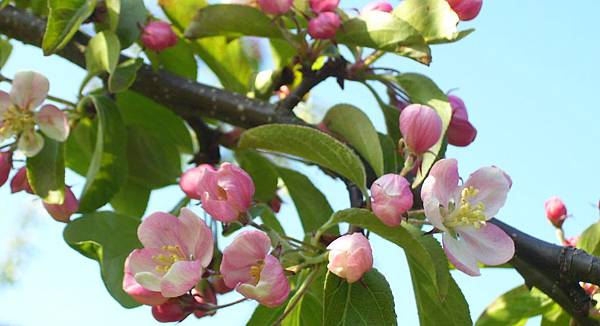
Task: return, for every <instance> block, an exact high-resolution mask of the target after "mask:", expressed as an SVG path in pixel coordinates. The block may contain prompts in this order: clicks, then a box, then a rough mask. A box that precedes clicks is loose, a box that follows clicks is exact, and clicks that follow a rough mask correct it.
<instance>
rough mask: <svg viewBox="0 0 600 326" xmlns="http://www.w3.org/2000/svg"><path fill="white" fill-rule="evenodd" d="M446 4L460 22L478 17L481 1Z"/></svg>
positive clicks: (458, 1)
mask: <svg viewBox="0 0 600 326" xmlns="http://www.w3.org/2000/svg"><path fill="white" fill-rule="evenodd" d="M448 4H450V7H451V8H452V10H454V12H456V14H457V15H458V18H460V20H462V21H466V20H471V19H474V18H475V17H477V15H479V11H481V6H482V5H483V0H448Z"/></svg>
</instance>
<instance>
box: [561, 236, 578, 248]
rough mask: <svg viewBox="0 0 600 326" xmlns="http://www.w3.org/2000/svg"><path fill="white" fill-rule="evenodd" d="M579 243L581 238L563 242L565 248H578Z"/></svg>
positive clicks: (572, 238) (576, 237)
mask: <svg viewBox="0 0 600 326" xmlns="http://www.w3.org/2000/svg"><path fill="white" fill-rule="evenodd" d="M578 242H579V236H574V237H570V238H568V239H565V241H563V246H567V247H573V248H576V247H577V243H578Z"/></svg>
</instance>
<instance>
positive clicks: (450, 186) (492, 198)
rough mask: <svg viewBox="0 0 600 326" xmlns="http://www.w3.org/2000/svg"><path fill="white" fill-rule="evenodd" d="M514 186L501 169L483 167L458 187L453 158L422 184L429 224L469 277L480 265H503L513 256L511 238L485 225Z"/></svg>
mask: <svg viewBox="0 0 600 326" xmlns="http://www.w3.org/2000/svg"><path fill="white" fill-rule="evenodd" d="M510 185H511V181H510V179H509V178H508V177H507V175H506V173H504V171H502V170H501V169H499V168H497V167H494V166H490V167H483V168H480V169H479V170H477V171H475V172H474V173H473V174H471V175H470V176H469V178H468V179H467V181H466V182H465V183H464V185H459V175H458V163H457V161H456V160H455V159H443V160H440V161H438V162H436V163H435V164H434V165H433V167H432V168H431V171H430V173H429V176H428V177H427V178H426V179H425V181H424V183H423V188H422V189H421V198H422V199H423V207H424V209H425V215H426V216H427V219H428V220H429V222H431V224H432V225H433V226H434V227H436V228H437V229H438V230H440V231H443V235H442V243H443V246H444V251H445V252H446V255H447V256H448V259H449V260H450V261H451V262H452V264H454V266H456V268H457V269H459V270H461V271H463V272H465V273H466V274H468V275H471V276H478V275H480V272H479V267H478V265H477V262H478V261H479V262H482V263H484V264H487V265H501V264H504V263H506V262H507V261H509V260H510V259H511V258H512V257H513V256H514V253H515V247H514V243H513V241H512V239H511V238H510V237H509V236H508V235H507V234H506V233H504V231H502V230H501V229H500V228H499V227H497V226H496V225H494V224H492V223H487V220H489V219H490V218H492V217H494V216H495V215H496V213H498V211H499V210H500V208H502V206H504V203H505V202H506V197H507V195H508V191H509V190H510Z"/></svg>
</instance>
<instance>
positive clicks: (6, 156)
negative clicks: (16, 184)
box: [0, 152, 13, 187]
mask: <svg viewBox="0 0 600 326" xmlns="http://www.w3.org/2000/svg"><path fill="white" fill-rule="evenodd" d="M12 155H13V153H12V152H0V187H2V186H3V185H4V183H6V180H8V175H9V174H10V170H11V169H12Z"/></svg>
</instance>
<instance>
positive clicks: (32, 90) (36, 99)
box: [10, 71, 50, 110]
mask: <svg viewBox="0 0 600 326" xmlns="http://www.w3.org/2000/svg"><path fill="white" fill-rule="evenodd" d="M49 88H50V83H49V82H48V79H46V77H44V75H42V74H39V73H37V72H34V71H21V72H18V73H17V74H16V75H15V79H14V80H13V83H12V88H11V90H10V99H11V101H12V102H13V103H14V104H15V105H17V106H18V107H20V108H22V109H27V110H33V109H35V108H37V107H38V106H40V105H41V104H42V103H43V102H44V100H45V99H46V96H48V90H49Z"/></svg>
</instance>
